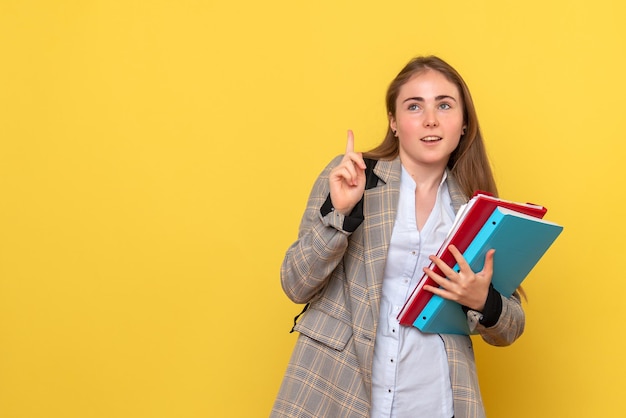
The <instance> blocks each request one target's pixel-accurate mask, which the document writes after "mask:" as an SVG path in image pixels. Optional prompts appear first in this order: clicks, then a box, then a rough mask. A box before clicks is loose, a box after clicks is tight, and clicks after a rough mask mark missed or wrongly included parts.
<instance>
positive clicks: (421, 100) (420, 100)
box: [402, 94, 456, 103]
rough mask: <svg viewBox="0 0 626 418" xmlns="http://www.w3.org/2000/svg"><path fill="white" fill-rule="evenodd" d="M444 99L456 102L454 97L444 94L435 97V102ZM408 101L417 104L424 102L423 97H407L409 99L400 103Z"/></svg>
mask: <svg viewBox="0 0 626 418" xmlns="http://www.w3.org/2000/svg"><path fill="white" fill-rule="evenodd" d="M444 99H452V100H454V101H455V102H456V99H455V98H454V97H452V96H448V95H446V94H442V95H440V96H437V97H435V101H439V100H444ZM409 100H415V101H417V102H424V101H425V100H424V98H423V97H409V98H407V99H405V100H404V101H403V102H402V103H406V102H408V101H409Z"/></svg>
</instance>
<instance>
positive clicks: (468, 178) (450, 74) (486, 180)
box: [363, 55, 498, 198]
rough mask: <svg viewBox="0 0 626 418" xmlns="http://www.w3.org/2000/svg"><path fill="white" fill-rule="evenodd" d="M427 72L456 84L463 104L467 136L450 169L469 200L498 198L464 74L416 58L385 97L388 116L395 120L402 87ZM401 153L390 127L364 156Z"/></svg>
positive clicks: (441, 62) (432, 59)
mask: <svg viewBox="0 0 626 418" xmlns="http://www.w3.org/2000/svg"><path fill="white" fill-rule="evenodd" d="M426 70H434V71H437V72H439V73H441V74H442V75H443V76H444V77H446V79H447V80H448V81H450V82H451V83H453V84H454V85H456V86H457V88H458V89H459V92H460V94H461V99H462V102H463V122H464V124H465V125H466V130H465V134H463V135H462V136H461V140H460V142H459V145H458V147H457V148H456V149H455V150H454V151H453V152H452V154H451V155H450V160H449V161H448V168H449V169H450V170H451V172H452V174H453V175H454V177H455V179H456V180H457V182H458V183H459V186H460V187H461V190H463V192H464V193H465V195H466V196H467V197H468V198H469V197H470V196H472V195H473V194H474V192H476V191H477V190H482V191H485V192H489V193H491V194H493V195H494V196H497V194H498V190H497V187H496V182H495V180H494V177H493V173H492V171H491V165H490V163H489V159H488V158H487V152H486V149H485V144H484V142H483V137H482V134H481V132H480V127H479V125H478V117H477V115H476V109H475V108H474V102H473V101H472V96H471V94H470V91H469V89H468V87H467V85H466V84H465V81H464V80H463V78H462V77H461V75H460V74H459V73H458V72H457V71H456V70H455V69H454V68H452V66H450V65H449V64H448V63H446V62H445V61H444V60H442V59H441V58H438V57H436V56H432V55H431V56H426V57H417V58H414V59H412V60H411V61H409V63H408V64H407V65H406V66H405V67H404V68H403V69H402V71H400V72H399V73H398V75H397V76H396V78H394V79H393V81H392V82H391V83H390V84H389V88H388V89H387V95H386V104H387V115H388V116H394V117H395V114H396V100H397V98H398V95H399V93H400V89H401V88H402V86H403V85H404V84H405V83H407V82H408V81H409V80H410V79H411V78H412V77H413V76H415V75H417V74H420V73H422V72H424V71H426ZM398 153H399V142H398V138H396V137H395V135H394V133H393V131H392V130H391V127H390V126H387V134H386V135H385V138H384V139H383V141H382V142H381V143H380V144H379V145H378V146H377V147H375V148H373V149H371V150H370V151H367V152H365V153H364V155H363V156H364V157H366V158H373V159H381V160H389V159H393V158H395V157H397V156H398Z"/></svg>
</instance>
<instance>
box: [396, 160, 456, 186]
mask: <svg viewBox="0 0 626 418" xmlns="http://www.w3.org/2000/svg"><path fill="white" fill-rule="evenodd" d="M402 166H403V167H404V169H405V170H406V171H407V172H408V173H409V174H410V175H411V178H412V179H413V181H414V182H415V189H416V191H428V190H433V189H437V188H439V184H441V179H442V178H443V173H444V172H445V170H446V168H445V166H444V167H438V168H434V167H422V166H418V165H411V164H406V163H405V162H404V161H402Z"/></svg>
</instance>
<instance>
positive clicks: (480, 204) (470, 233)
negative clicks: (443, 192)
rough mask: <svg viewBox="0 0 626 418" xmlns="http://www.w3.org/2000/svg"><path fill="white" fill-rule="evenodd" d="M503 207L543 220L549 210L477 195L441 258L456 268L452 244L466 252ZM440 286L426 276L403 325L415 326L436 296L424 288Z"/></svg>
mask: <svg viewBox="0 0 626 418" xmlns="http://www.w3.org/2000/svg"><path fill="white" fill-rule="evenodd" d="M498 206H499V207H503V208H507V209H511V210H515V211H517V212H521V213H524V214H526V215H530V216H535V217H537V218H543V216H544V215H545V214H546V212H547V209H546V208H545V207H543V206H539V205H534V204H532V203H517V202H511V201H507V200H502V199H499V198H497V197H494V196H491V195H489V194H487V193H484V192H476V193H475V194H474V197H472V199H470V201H469V202H468V204H467V205H466V206H465V208H464V209H463V212H462V213H461V214H460V215H459V216H460V218H457V221H456V222H455V225H454V226H453V228H452V230H451V231H450V233H449V234H448V237H447V238H446V240H445V241H444V243H443V244H442V246H441V248H439V251H438V252H437V256H438V257H439V258H441V260H442V261H443V262H445V263H446V264H447V265H448V266H450V267H454V266H455V265H456V260H455V259H454V256H453V255H452V253H451V252H450V250H449V249H448V247H449V246H450V245H454V246H456V247H457V248H458V250H459V251H460V252H461V253H463V252H465V250H466V249H467V247H468V246H469V244H470V243H471V242H472V240H473V239H474V237H475V236H476V234H477V233H478V231H480V228H482V226H483V225H484V223H485V221H486V220H487V219H488V218H489V217H490V216H491V214H492V213H493V211H494V210H495V208H496V207H498ZM430 268H431V269H432V270H433V271H434V272H435V273H437V274H439V275H442V276H443V275H444V274H443V272H442V271H441V270H440V269H439V267H437V266H436V265H434V263H433V264H431V265H430ZM426 284H428V285H431V286H438V284H437V282H435V281H434V280H433V279H431V278H430V277H428V276H427V275H426V274H424V275H423V276H422V278H421V279H420V281H419V282H418V283H417V286H415V289H413V291H412V292H411V296H409V298H408V299H407V301H406V302H405V304H404V307H403V308H402V310H400V313H399V314H398V320H399V321H400V324H402V325H413V323H414V322H415V319H416V318H417V316H418V315H419V313H420V312H421V311H422V309H424V307H425V306H426V304H427V303H428V301H429V300H430V298H431V297H432V295H433V293H431V292H428V291H426V290H423V289H422V288H423V287H424V285H426Z"/></svg>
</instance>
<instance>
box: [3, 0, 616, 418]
mask: <svg viewBox="0 0 626 418" xmlns="http://www.w3.org/2000/svg"><path fill="white" fill-rule="evenodd" d="M625 19H626V7H625V6H624V5H623V2H621V1H619V0H614V1H610V0H597V1H593V2H592V1H581V0H577V1H563V0H562V1H557V2H547V1H538V0H531V1H524V2H503V1H497V0H482V1H480V0H477V1H449V2H436V1H429V2H426V1H415V0H413V1H396V2H379V1H377V2H374V1H370V2H367V1H366V2H363V1H334V0H321V1H315V2H294V1H287V0H281V1H266V2H257V1H232V2H226V1H221V2H218V1H211V0H209V1H199V0H198V1H192V0H161V1H156V0H155V1H148V0H144V1H136V0H125V1H122V0H100V1H95V0H84V1H79V0H74V1H70V0H67V1H43V0H41V1H34V0H33V1H28V0H24V1H18V0H15V1H9V0H2V1H1V2H0V60H1V61H0V141H1V142H0V417H2V418H18V417H19V418H22V417H46V418H51V417H80V418H87V417H93V418H101V417H133V418H136V417H155V418H156V417H263V416H267V414H268V413H269V410H270V408H271V404H272V402H273V398H274V395H275V393H276V391H277V390H278V386H279V384H280V380H281V377H282V374H283V372H284V369H285V367H286V364H287V361H288V358H289V355H290V352H291V349H292V347H293V344H294V341H295V338H296V335H295V334H289V333H288V331H289V329H290V328H291V325H292V318H293V316H294V315H295V314H296V313H298V312H299V310H300V306H297V305H294V304H292V303H291V302H290V301H288V300H287V298H286V297H285V296H284V295H283V293H282V291H281V288H280V284H279V267H280V263H281V261H282V257H283V254H284V252H285V250H286V249H287V247H288V246H289V245H290V244H291V242H292V241H293V240H294V239H295V237H296V232H297V226H298V223H299V220H300V216H301V213H302V210H303V208H304V205H305V201H306V197H307V195H308V193H309V190H310V187H311V185H312V182H313V180H314V179H315V177H316V176H317V174H318V173H319V171H320V170H321V169H322V168H323V166H324V165H325V164H326V163H327V162H328V161H329V160H330V159H331V158H332V157H333V156H335V155H336V154H339V153H341V152H342V151H343V149H344V143H345V132H346V130H347V129H348V128H351V129H353V130H354V131H355V136H356V146H357V148H358V149H360V150H365V149H368V148H370V147H372V146H373V145H375V144H377V143H378V142H379V140H380V139H381V138H382V136H383V134H384V132H385V124H386V118H385V114H384V113H385V111H384V106H383V96H384V93H385V89H386V87H387V84H388V83H389V81H390V80H391V79H392V78H393V77H394V76H395V74H396V73H397V72H398V71H399V70H400V68H401V67H402V66H403V65H404V64H405V63H406V61H407V60H408V59H410V58H411V57H413V56H415V55H420V54H431V53H434V54H437V55H440V56H441V57H443V58H444V59H446V60H448V61H449V62H450V63H451V64H452V65H454V66H455V67H456V68H457V69H458V70H459V71H460V72H461V74H463V75H464V77H465V79H466V81H467V82H468V84H469V85H470V88H471V90H472V92H473V95H474V98H475V101H476V105H477V108H478V112H479V117H480V121H481V124H482V128H483V130H484V134H485V136H486V138H487V145H488V148H489V153H490V156H491V158H492V161H493V165H494V170H495V174H496V176H497V180H498V183H499V186H500V191H501V195H502V196H503V197H505V198H507V199H512V200H523V201H532V202H536V203H541V204H543V205H545V206H547V207H548V208H549V211H548V215H547V218H548V219H550V220H553V221H556V222H559V223H561V224H563V225H565V231H564V233H563V234H562V235H561V237H560V238H559V239H558V241H557V243H556V244H555V245H554V246H553V248H552V249H551V250H550V251H549V253H548V254H547V255H546V257H545V258H544V259H543V260H542V261H541V263H540V264H539V265H538V266H537V268H536V269H535V270H534V271H533V272H532V273H531V275H530V276H529V278H528V280H527V281H526V282H525V287H526V290H527V292H528V294H529V298H530V300H529V303H527V304H526V313H527V330H526V333H525V334H524V336H523V337H522V338H521V339H520V340H519V341H518V342H517V343H516V344H515V345H513V346H512V347H510V348H505V349H502V348H494V347H488V346H486V345H484V344H483V343H482V342H479V341H477V343H476V353H477V361H478V366H479V373H480V379H481V385H482V390H483V396H484V399H485V402H486V407H487V412H488V414H489V416H491V417H508V418H511V417H513V418H515V417H520V418H521V417H610V416H618V415H619V413H621V412H622V411H623V410H624V409H625V408H626V398H625V397H624V395H623V382H624V376H625V375H626V364H625V361H624V355H623V352H624V346H623V344H624V331H625V330H626V327H625V325H624V318H625V315H626V314H625V313H624V308H623V295H624V294H626V283H625V280H624V273H623V270H624V268H623V266H621V264H620V261H621V259H622V257H623V256H624V249H625V248H624V247H625V246H624V237H625V236H626V228H625V226H624V225H625V223H624V222H623V220H622V219H621V218H622V216H623V214H624V203H625V202H624V200H625V199H624V180H625V179H626V168H625V167H626V162H625V161H624V157H625V154H626V146H625V145H624V144H625V139H626V124H625V122H624V110H625V106H624V100H625V97H626V82H625V81H624V74H626V57H625V51H626V45H625V40H626V30H625V29H624V21H625Z"/></svg>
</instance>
